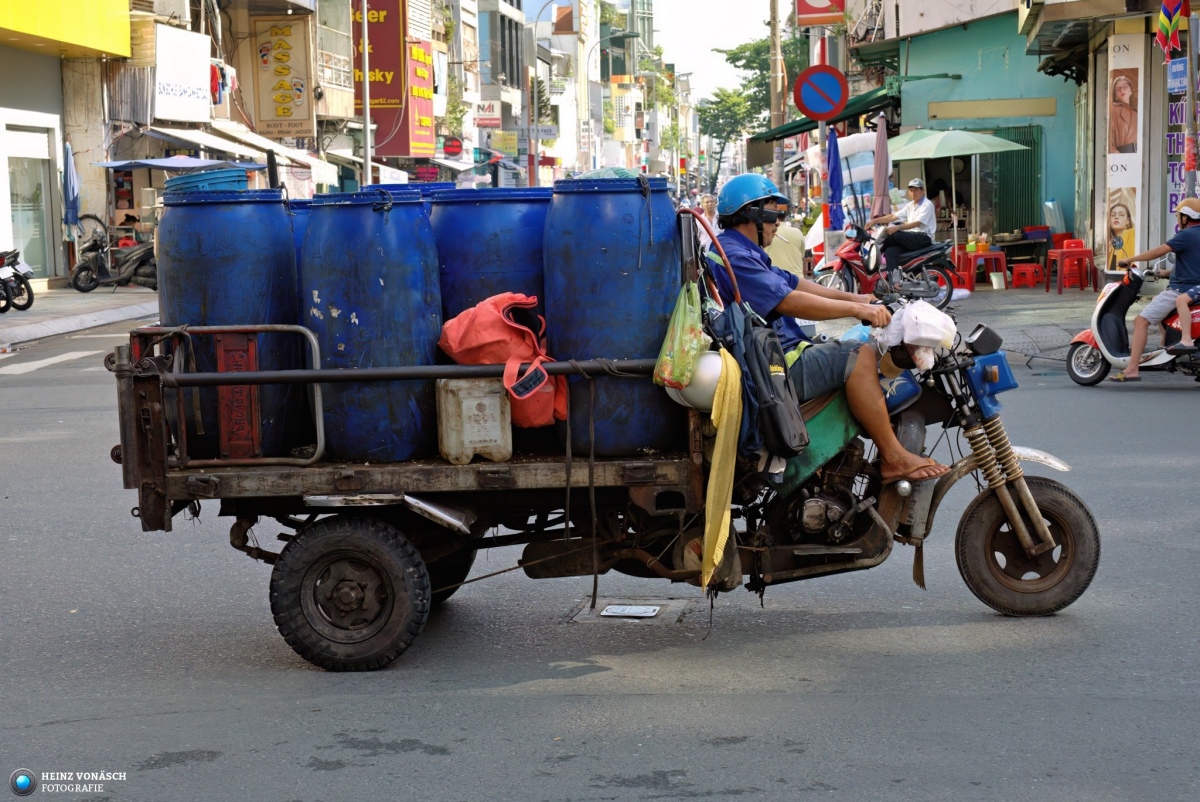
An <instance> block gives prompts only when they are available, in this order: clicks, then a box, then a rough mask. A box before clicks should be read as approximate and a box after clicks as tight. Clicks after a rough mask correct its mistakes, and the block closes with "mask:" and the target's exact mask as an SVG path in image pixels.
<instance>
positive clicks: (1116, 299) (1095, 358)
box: [1067, 253, 1200, 387]
mask: <svg viewBox="0 0 1200 802" xmlns="http://www.w3.org/2000/svg"><path fill="white" fill-rule="evenodd" d="M1174 263H1175V254H1173V253H1172V254H1168V255H1167V256H1166V258H1165V259H1159V260H1158V261H1157V262H1155V263H1154V264H1152V265H1151V266H1150V267H1148V268H1146V269H1145V270H1139V269H1137V268H1135V267H1129V268H1127V269H1126V270H1125V278H1123V279H1121V280H1120V281H1114V282H1111V283H1110V284H1108V285H1107V286H1106V287H1105V288H1104V289H1103V290H1102V291H1101V292H1100V298H1099V299H1098V300H1097V301H1096V309H1095V310H1094V311H1093V312H1092V325H1091V327H1090V328H1088V329H1086V330H1084V331H1081V332H1080V333H1079V334H1077V335H1075V339H1073V340H1072V341H1071V350H1070V351H1068V352H1067V374H1068V375H1069V376H1070V377H1071V379H1072V381H1074V382H1075V383H1076V384H1082V385H1083V386H1084V387H1091V386H1092V385H1095V384H1099V383H1100V382H1102V381H1104V377H1105V376H1107V375H1108V371H1109V370H1110V369H1112V368H1113V367H1115V368H1117V370H1124V369H1125V368H1126V367H1128V366H1129V332H1128V331H1127V330H1126V328H1125V315H1126V314H1127V313H1128V312H1129V307H1130V306H1132V305H1133V302H1134V301H1136V300H1137V299H1138V297H1139V295H1140V293H1141V290H1142V284H1143V283H1144V282H1147V281H1157V280H1158V279H1160V278H1163V277H1165V276H1167V275H1169V274H1170V267H1169V265H1174ZM1191 313H1192V315H1191V326H1192V336H1193V337H1200V305H1194V306H1192V307H1191ZM1162 325H1163V332H1164V334H1163V347H1162V348H1158V349H1155V350H1153V351H1147V352H1146V353H1145V354H1144V355H1143V356H1142V363H1141V367H1143V368H1156V367H1164V368H1165V369H1166V370H1167V371H1168V372H1170V373H1182V374H1184V375H1185V376H1195V377H1196V381H1200V357H1198V355H1197V354H1196V353H1191V354H1183V355H1180V356H1176V355H1174V354H1168V353H1167V351H1166V348H1167V346H1170V345H1174V344H1175V343H1177V342H1179V340H1180V338H1181V329H1180V327H1179V326H1180V321H1179V314H1178V313H1177V312H1172V313H1171V314H1170V315H1168V316H1167V317H1166V318H1164V319H1163V322H1162Z"/></svg>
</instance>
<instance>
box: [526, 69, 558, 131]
mask: <svg viewBox="0 0 1200 802" xmlns="http://www.w3.org/2000/svg"><path fill="white" fill-rule="evenodd" d="M533 80H534V86H536V87H537V107H538V110H537V115H538V122H539V123H547V124H549V123H552V122H554V112H553V110H551V108H550V90H549V89H547V88H546V82H545V81H543V80H542V79H541V78H534V79H533ZM531 111H532V109H531Z"/></svg>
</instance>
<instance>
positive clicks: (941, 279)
mask: <svg viewBox="0 0 1200 802" xmlns="http://www.w3.org/2000/svg"><path fill="white" fill-rule="evenodd" d="M923 278H925V279H926V280H928V281H932V282H934V283H935V284H937V287H938V294H937V295H935V296H933V297H932V298H926V299H925V300H926V301H928V302H929V303H931V304H933V306H934V308H935V309H945V308H946V307H947V306H949V305H950V299H951V298H952V297H953V296H954V279H953V277H952V276H951V273H950V271H949V270H948V269H946V268H945V267H943V266H942V265H930V266H929V267H927V268H925V271H924V276H923Z"/></svg>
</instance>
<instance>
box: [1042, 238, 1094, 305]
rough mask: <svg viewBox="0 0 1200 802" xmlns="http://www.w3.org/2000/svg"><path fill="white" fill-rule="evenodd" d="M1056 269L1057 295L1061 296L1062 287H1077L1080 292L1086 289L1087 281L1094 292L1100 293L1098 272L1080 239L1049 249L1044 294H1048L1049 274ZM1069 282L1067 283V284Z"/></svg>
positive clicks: (1090, 251) (1089, 253)
mask: <svg viewBox="0 0 1200 802" xmlns="http://www.w3.org/2000/svg"><path fill="white" fill-rule="evenodd" d="M1055 265H1057V267H1058V271H1057V276H1058V281H1057V286H1058V294H1059V295H1062V291H1063V287H1065V286H1070V287H1074V286H1078V287H1079V289H1080V290H1085V289H1087V285H1088V282H1089V279H1090V281H1091V284H1092V288H1093V290H1094V291H1095V292H1099V291H1100V278H1099V272H1100V271H1099V270H1097V269H1096V260H1095V258H1094V257H1093V255H1092V249H1091V248H1086V247H1084V242H1083V240H1081V239H1073V240H1067V241H1066V242H1064V243H1063V247H1062V248H1051V249H1050V252H1049V253H1048V254H1047V255H1046V292H1050V272H1051V271H1052V270H1054V268H1055ZM1068 282H1069V283H1068Z"/></svg>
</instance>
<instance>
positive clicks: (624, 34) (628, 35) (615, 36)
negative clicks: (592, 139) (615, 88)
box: [583, 31, 641, 147]
mask: <svg viewBox="0 0 1200 802" xmlns="http://www.w3.org/2000/svg"><path fill="white" fill-rule="evenodd" d="M640 38H641V34H639V33H638V32H637V31H619V32H618V33H610V34H609V35H608V36H602V37H600V38H599V39H597V40H596V43H595V44H594V45H592V47H591V49H590V50H588V52H587V57H586V58H584V60H583V78H584V80H585V81H586V80H587V71H588V65H590V64H591V63H592V53H594V52H595V51H596V48H597V47H599V46H600V45H602V44H604V43H605V42H608V41H612V42H620V43H624V42H626V41H628V40H630V39H640ZM608 80H609V81H610V82H611V81H612V65H611V63H610V64H609V68H608ZM591 97H592V96H591V93H589V94H588V119H589V120H590V119H591V118H592V102H591ZM600 141H601V143H603V141H604V121H603V120H601V121H600ZM601 147H603V144H602V145H601Z"/></svg>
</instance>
